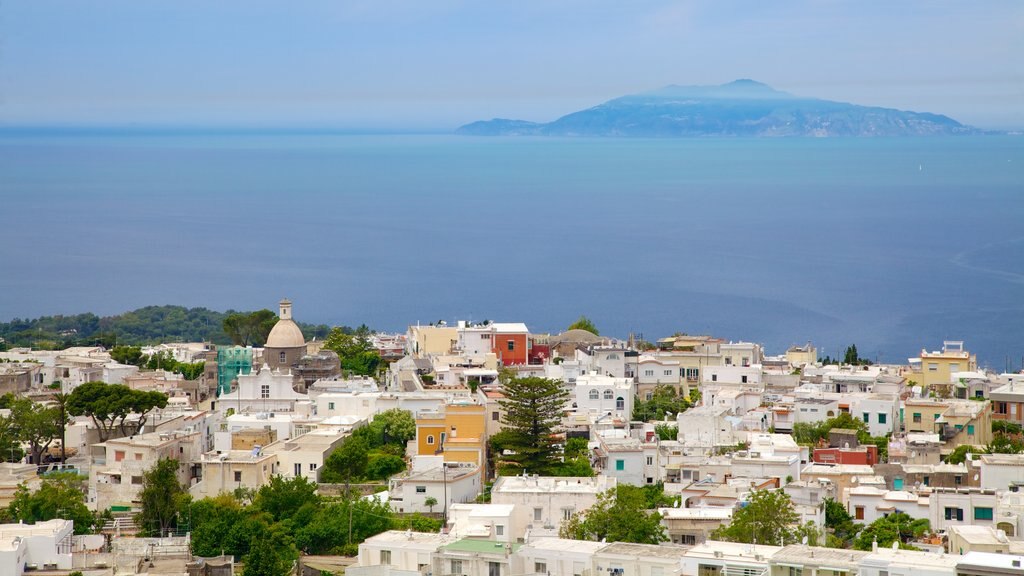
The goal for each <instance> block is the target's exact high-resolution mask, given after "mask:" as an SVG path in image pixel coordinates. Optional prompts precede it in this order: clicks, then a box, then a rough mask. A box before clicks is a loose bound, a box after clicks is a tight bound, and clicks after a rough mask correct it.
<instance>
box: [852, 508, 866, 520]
mask: <svg viewBox="0 0 1024 576" xmlns="http://www.w3.org/2000/svg"><path fill="white" fill-rule="evenodd" d="M853 517H854V519H856V520H863V519H864V507H863V506H854V507H853Z"/></svg>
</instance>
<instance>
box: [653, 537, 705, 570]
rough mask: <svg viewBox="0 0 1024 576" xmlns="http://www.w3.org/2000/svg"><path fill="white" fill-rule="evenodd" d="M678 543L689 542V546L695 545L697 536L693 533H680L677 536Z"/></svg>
mask: <svg viewBox="0 0 1024 576" xmlns="http://www.w3.org/2000/svg"><path fill="white" fill-rule="evenodd" d="M679 543H680V544H689V545H691V546H696V545H697V536H696V535H694V534H682V535H680V536H679ZM658 568H661V566H658Z"/></svg>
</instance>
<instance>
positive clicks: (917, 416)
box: [914, 412, 921, 424]
mask: <svg viewBox="0 0 1024 576" xmlns="http://www.w3.org/2000/svg"><path fill="white" fill-rule="evenodd" d="M920 423H921V413H920V412H914V424H920Z"/></svg>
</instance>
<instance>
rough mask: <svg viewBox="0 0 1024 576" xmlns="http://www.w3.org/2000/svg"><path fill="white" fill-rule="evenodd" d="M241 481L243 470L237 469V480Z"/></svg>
mask: <svg viewBox="0 0 1024 576" xmlns="http://www.w3.org/2000/svg"><path fill="white" fill-rule="evenodd" d="M241 481H242V471H241V470H235V482H241Z"/></svg>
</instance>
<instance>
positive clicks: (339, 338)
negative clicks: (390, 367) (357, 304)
mask: <svg viewBox="0 0 1024 576" xmlns="http://www.w3.org/2000/svg"><path fill="white" fill-rule="evenodd" d="M370 334H371V332H370V329H369V328H367V327H366V326H365V325H363V326H360V327H359V328H357V329H356V332H355V334H347V333H345V331H344V330H342V329H341V328H337V327H335V328H333V329H332V330H331V333H330V334H328V335H327V339H325V340H324V349H326V350H332V351H333V352H334V353H335V354H337V355H338V360H340V361H341V367H342V369H344V370H348V371H349V372H353V373H355V374H362V375H364V376H372V375H374V374H376V373H377V370H378V369H379V367H380V365H381V362H382V361H381V357H380V353H379V352H377V350H376V349H375V348H374V347H373V344H372V343H371V342H370Z"/></svg>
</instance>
